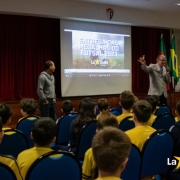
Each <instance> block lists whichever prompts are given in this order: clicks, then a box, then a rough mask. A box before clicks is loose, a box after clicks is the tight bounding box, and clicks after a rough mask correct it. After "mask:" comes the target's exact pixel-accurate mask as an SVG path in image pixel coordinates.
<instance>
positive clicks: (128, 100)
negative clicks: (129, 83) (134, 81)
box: [117, 91, 135, 123]
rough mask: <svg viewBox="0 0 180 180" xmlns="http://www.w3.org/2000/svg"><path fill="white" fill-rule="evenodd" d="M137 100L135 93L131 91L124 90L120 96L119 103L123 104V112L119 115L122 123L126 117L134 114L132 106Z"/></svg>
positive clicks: (118, 117)
mask: <svg viewBox="0 0 180 180" xmlns="http://www.w3.org/2000/svg"><path fill="white" fill-rule="evenodd" d="M134 102H135V97H134V94H133V93H132V92H131V91H123V92H122V93H121V94H120V96H119V105H120V106H122V114H121V115H119V116H117V120H118V122H119V123H120V122H121V121H122V120H123V119H124V118H126V117H128V116H132V112H131V109H132V106H133V104H134Z"/></svg>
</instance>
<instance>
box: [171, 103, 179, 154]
mask: <svg viewBox="0 0 180 180" xmlns="http://www.w3.org/2000/svg"><path fill="white" fill-rule="evenodd" d="M175 113H176V115H177V118H178V119H179V121H178V122H176V123H175V124H174V125H173V126H171V127H170V129H169V131H170V132H171V134H172V136H173V138H174V153H173V156H178V157H180V101H179V102H178V103H177V104H176V110H175Z"/></svg>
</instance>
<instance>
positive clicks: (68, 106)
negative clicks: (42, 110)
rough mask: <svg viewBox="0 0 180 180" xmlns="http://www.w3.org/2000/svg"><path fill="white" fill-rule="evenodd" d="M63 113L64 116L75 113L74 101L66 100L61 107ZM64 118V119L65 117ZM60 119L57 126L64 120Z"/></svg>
mask: <svg viewBox="0 0 180 180" xmlns="http://www.w3.org/2000/svg"><path fill="white" fill-rule="evenodd" d="M61 112H62V113H63V116H65V115H67V114H69V113H72V112H74V108H73V104H72V101H71V100H65V101H63V102H62V106H61ZM63 116H62V117H63ZM62 117H60V118H58V119H57V120H56V124H57V123H58V122H59V120H60V119H61V118H62Z"/></svg>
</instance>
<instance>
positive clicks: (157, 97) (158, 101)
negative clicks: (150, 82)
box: [151, 95, 160, 113]
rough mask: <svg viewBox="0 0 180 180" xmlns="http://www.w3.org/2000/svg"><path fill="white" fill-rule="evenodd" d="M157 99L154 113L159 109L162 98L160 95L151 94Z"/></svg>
mask: <svg viewBox="0 0 180 180" xmlns="http://www.w3.org/2000/svg"><path fill="white" fill-rule="evenodd" d="M151 96H152V97H153V98H154V99H155V100H156V109H155V111H154V113H155V112H156V110H157V109H159V104H160V98H159V96H158V95H151Z"/></svg>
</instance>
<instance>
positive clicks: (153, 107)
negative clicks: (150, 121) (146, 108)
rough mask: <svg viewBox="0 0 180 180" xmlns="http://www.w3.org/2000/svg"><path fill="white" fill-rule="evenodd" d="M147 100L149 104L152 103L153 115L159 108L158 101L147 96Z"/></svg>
mask: <svg viewBox="0 0 180 180" xmlns="http://www.w3.org/2000/svg"><path fill="white" fill-rule="evenodd" d="M145 100H146V101H147V102H148V103H150V104H151V106H152V113H153V112H154V111H155V109H156V106H157V101H156V99H155V98H154V97H153V96H147V97H146V98H145Z"/></svg>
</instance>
